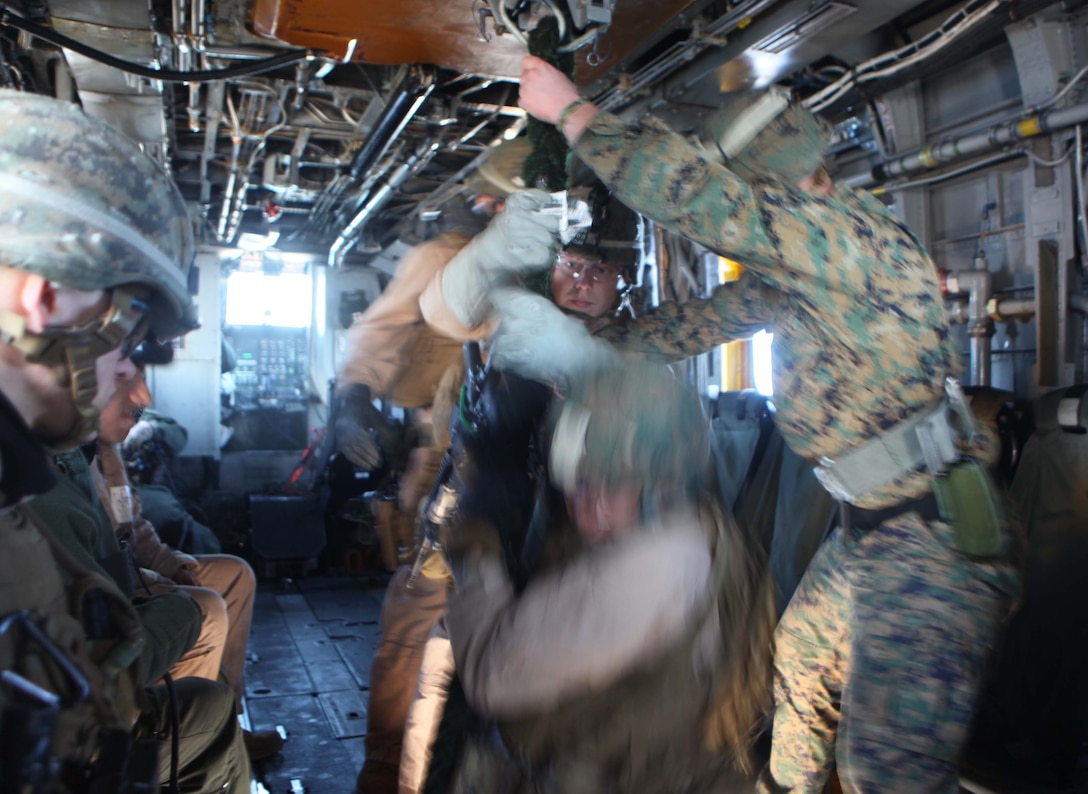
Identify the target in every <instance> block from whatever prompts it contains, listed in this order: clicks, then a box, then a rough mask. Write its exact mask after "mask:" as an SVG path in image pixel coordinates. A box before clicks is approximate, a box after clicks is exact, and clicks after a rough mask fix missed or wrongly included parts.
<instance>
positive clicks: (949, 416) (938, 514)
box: [815, 378, 1007, 559]
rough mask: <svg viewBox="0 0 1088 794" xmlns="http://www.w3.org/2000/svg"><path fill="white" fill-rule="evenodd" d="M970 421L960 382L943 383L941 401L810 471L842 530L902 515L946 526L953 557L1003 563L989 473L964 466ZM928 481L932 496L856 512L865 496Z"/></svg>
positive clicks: (972, 464)
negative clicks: (916, 476)
mask: <svg viewBox="0 0 1088 794" xmlns="http://www.w3.org/2000/svg"><path fill="white" fill-rule="evenodd" d="M975 432H976V427H975V417H974V414H973V413H972V412H971V406H970V405H969V404H968V402H967V398H966V396H965V395H964V393H963V390H962V389H961V388H960V385H959V382H958V381H956V380H955V379H954V378H948V379H947V380H946V382H945V397H944V399H942V400H941V401H940V403H938V404H937V406H936V407H934V408H930V409H928V410H925V411H922V412H920V413H918V414H916V415H915V416H912V417H909V418H907V419H905V420H903V421H902V422H900V423H899V424H897V425H895V426H893V427H891V428H889V429H888V430H887V431H885V432H884V433H883V434H882V435H880V436H878V437H877V438H874V439H873V440H871V441H868V442H866V443H865V444H863V445H861V446H860V447H857V448H855V449H852V450H850V451H849V452H846V453H845V454H843V455H841V456H840V457H839V458H837V459H835V460H831V459H829V458H823V459H821V460H820V462H819V464H818V465H817V466H816V468H815V474H816V478H817V479H818V480H819V481H820V484H821V485H823V486H824V488H825V489H827V491H828V492H829V493H830V494H831V495H832V496H833V497H835V499H836V500H837V501H838V502H839V508H840V520H841V524H842V526H843V527H844V528H848V529H861V530H867V529H874V528H876V527H878V526H880V525H881V524H883V523H884V522H886V521H888V520H890V519H892V518H894V517H896V516H899V515H902V514H904V513H908V512H915V513H918V514H919V515H921V516H922V518H923V519H924V520H926V521H937V520H940V521H944V522H946V523H948V524H950V525H951V526H952V529H953V531H954V533H955V536H956V542H957V544H958V545H959V547H960V550H961V551H962V552H963V553H964V554H966V555H968V556H971V557H977V558H982V559H986V558H993V557H999V556H1003V555H1004V554H1005V552H1006V551H1007V549H1006V545H1007V544H1006V541H1005V531H1004V527H1005V503H1004V498H1003V495H1002V494H1001V492H1000V490H999V489H998V487H997V485H996V483H995V482H994V481H993V478H992V477H991V476H990V474H989V472H987V471H986V470H985V468H983V467H982V466H981V465H980V464H979V463H978V462H977V461H975V460H972V459H970V458H966V457H964V456H963V454H962V453H961V452H960V448H961V447H960V445H961V444H962V443H964V442H968V443H969V442H970V441H971V440H972V439H973V438H974V435H975ZM922 472H925V473H929V474H930V475H932V485H931V490H930V491H929V492H927V493H926V494H923V495H922V496H920V497H918V498H915V499H907V500H904V501H902V502H899V503H897V504H894V505H891V506H889V507H886V508H882V509H879V510H866V509H863V508H860V507H857V506H856V504H855V503H856V502H858V501H860V500H861V499H862V498H863V497H864V496H866V495H867V494H870V493H873V492H874V491H878V490H880V489H881V488H884V487H886V486H888V485H890V484H891V483H893V482H894V481H895V480H897V479H899V478H901V477H904V476H906V475H909V474H912V473H922Z"/></svg>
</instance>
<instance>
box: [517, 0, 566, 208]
mask: <svg viewBox="0 0 1088 794" xmlns="http://www.w3.org/2000/svg"><path fill="white" fill-rule="evenodd" d="M560 43H561V42H560V41H559V25H558V23H557V22H556V21H555V17H553V16H547V17H545V18H544V19H542V20H541V21H540V22H539V23H538V24H537V26H536V27H535V28H533V30H531V31H530V32H529V52H530V54H532V55H535V56H537V57H538V58H542V59H543V60H545V61H547V62H548V63H550V64H551V65H552V66H554V67H556V68H557V69H559V70H560V71H561V72H563V73H564V74H565V75H567V76H568V77H573V76H574V55H573V54H572V53H561V52H558V49H559V45H560ZM526 133H527V136H528V138H529V154H528V155H527V156H526V158H525V162H524V163H523V164H522V167H521V176H522V179H524V180H525V185H526V187H539V188H543V189H544V190H547V191H550V192H554V191H557V190H566V189H567V186H568V185H567V181H568V179H569V175H568V172H567V164H568V160H569V158H570V147H569V146H568V145H567V139H566V138H564V137H563V133H561V132H559V130H557V129H556V128H555V126H554V125H552V124H545V123H543V122H541V121H537V120H536V119H534V118H530V119H529V126H528V128H527V130H526Z"/></svg>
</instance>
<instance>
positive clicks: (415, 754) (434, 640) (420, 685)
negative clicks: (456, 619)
mask: <svg viewBox="0 0 1088 794" xmlns="http://www.w3.org/2000/svg"><path fill="white" fill-rule="evenodd" d="M452 680H453V646H452V645H450V635H449V633H448V632H447V631H446V621H445V618H440V619H439V621H438V622H437V623H435V624H434V628H433V629H431V635H430V636H429V637H428V638H427V644H426V645H424V646H423V665H422V666H421V667H420V668H419V681H418V682H417V683H416V694H415V698H414V699H413V700H412V705H411V706H409V707H408V720H407V722H406V723H405V725H404V746H403V747H402V748H401V755H400V786H399V792H398V794H419V792H420V791H421V790H422V789H423V781H424V780H426V779H427V768H428V767H429V766H430V764H431V747H432V746H433V745H434V740H435V737H436V736H438V724H439V723H440V722H442V712H443V711H445V709H446V698H447V697H448V696H449V687H450V681H452Z"/></svg>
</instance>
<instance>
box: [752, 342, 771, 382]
mask: <svg viewBox="0 0 1088 794" xmlns="http://www.w3.org/2000/svg"><path fill="white" fill-rule="evenodd" d="M773 341H774V334H771V333H767V332H766V331H760V332H759V333H758V334H756V335H755V336H753V337H752V380H753V381H754V386H755V390H756V391H757V392H759V393H760V394H766V395H767V396H768V397H770V396H772V395H773V394H774V385H773V384H772V383H771V343H772V342H773Z"/></svg>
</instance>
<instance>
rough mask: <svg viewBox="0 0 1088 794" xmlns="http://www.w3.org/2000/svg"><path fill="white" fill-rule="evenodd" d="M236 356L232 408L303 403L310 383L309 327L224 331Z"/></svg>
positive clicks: (299, 404) (247, 408) (272, 406)
mask: <svg viewBox="0 0 1088 794" xmlns="http://www.w3.org/2000/svg"><path fill="white" fill-rule="evenodd" d="M227 338H228V341H229V342H230V343H231V345H232V346H233V347H234V350H235V353H236V354H237V356H238V364H237V366H236V367H235V369H234V373H233V375H234V389H235V392H234V408H235V410H240V411H244V410H250V409H253V408H288V409H289V408H292V407H295V406H301V405H303V404H305V403H306V401H307V399H308V396H309V391H310V386H309V380H310V377H309V371H310V357H309V353H308V347H309V330H308V329H305V328H270V327H267V326H265V327H254V328H237V329H230V330H228V332H227Z"/></svg>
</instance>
